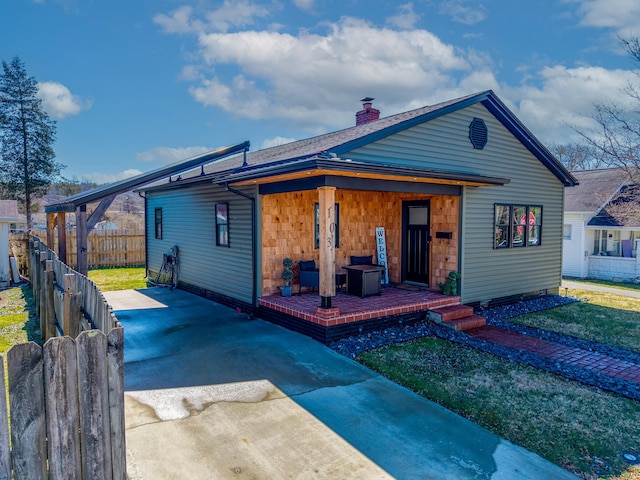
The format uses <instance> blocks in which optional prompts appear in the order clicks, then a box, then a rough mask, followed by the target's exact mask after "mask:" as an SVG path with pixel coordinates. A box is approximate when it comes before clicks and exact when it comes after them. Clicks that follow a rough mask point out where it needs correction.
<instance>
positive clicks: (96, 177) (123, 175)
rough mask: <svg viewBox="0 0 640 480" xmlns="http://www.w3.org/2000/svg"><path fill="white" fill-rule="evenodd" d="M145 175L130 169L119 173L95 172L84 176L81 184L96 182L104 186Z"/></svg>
mask: <svg viewBox="0 0 640 480" xmlns="http://www.w3.org/2000/svg"><path fill="white" fill-rule="evenodd" d="M141 173H143V172H142V171H141V170H138V169H135V168H130V169H127V170H123V171H122V172H118V173H102V172H95V173H89V174H88V175H83V176H82V177H81V178H80V181H81V182H95V183H97V184H98V185H103V184H105V183H113V182H118V181H120V180H125V179H127V178H131V177H135V176H136V175H140V174H141Z"/></svg>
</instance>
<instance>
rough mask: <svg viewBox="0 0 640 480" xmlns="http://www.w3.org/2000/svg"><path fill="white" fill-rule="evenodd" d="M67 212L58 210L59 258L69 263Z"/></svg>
mask: <svg viewBox="0 0 640 480" xmlns="http://www.w3.org/2000/svg"><path fill="white" fill-rule="evenodd" d="M66 216H67V214H66V213H65V212H58V222H57V224H58V258H59V259H60V261H61V262H62V263H67V220H66Z"/></svg>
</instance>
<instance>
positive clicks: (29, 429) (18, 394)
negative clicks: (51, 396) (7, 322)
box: [7, 342, 47, 480]
mask: <svg viewBox="0 0 640 480" xmlns="http://www.w3.org/2000/svg"><path fill="white" fill-rule="evenodd" d="M7 366H8V368H7V371H8V372H9V403H10V409H11V410H10V411H11V446H12V456H13V474H14V477H15V479H16V480H46V478H47V458H46V456H47V455H46V451H47V446H46V438H47V429H46V422H45V409H44V381H43V366H42V348H41V347H40V346H39V345H36V344H35V343H33V342H29V343H21V344H18V345H14V346H13V347H11V349H10V350H9V352H8V353H7Z"/></svg>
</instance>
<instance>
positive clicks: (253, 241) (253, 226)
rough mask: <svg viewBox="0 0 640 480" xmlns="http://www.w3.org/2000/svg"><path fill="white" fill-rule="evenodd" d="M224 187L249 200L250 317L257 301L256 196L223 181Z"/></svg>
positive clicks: (253, 312)
mask: <svg viewBox="0 0 640 480" xmlns="http://www.w3.org/2000/svg"><path fill="white" fill-rule="evenodd" d="M224 188H225V189H226V190H227V191H228V192H231V193H235V194H236V195H239V196H241V197H244V198H246V199H247V200H250V201H251V314H250V316H251V318H253V316H254V314H255V309H256V303H257V301H258V292H257V290H256V281H257V278H256V250H257V249H256V198H255V197H252V196H251V195H248V194H246V193H244V192H241V191H240V190H236V189H235V188H232V187H230V186H229V184H228V183H226V182H225V184H224Z"/></svg>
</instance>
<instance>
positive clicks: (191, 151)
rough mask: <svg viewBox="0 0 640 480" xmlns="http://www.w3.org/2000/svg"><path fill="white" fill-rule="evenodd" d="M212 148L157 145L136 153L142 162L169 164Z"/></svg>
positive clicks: (137, 158)
mask: <svg viewBox="0 0 640 480" xmlns="http://www.w3.org/2000/svg"><path fill="white" fill-rule="evenodd" d="M212 150H214V149H213V148H210V147H197V146H194V147H184V148H170V147H155V148H151V149H149V150H145V151H144V152H140V153H138V154H137V155H136V160H138V161H140V162H159V163H162V164H168V163H173V162H179V161H181V160H186V159H188V158H191V157H195V156H197V155H201V154H203V153H206V152H210V151H212Z"/></svg>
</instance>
